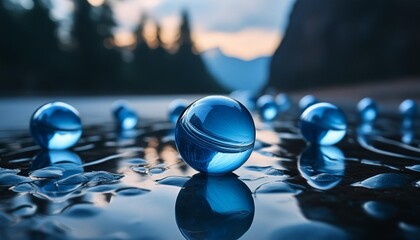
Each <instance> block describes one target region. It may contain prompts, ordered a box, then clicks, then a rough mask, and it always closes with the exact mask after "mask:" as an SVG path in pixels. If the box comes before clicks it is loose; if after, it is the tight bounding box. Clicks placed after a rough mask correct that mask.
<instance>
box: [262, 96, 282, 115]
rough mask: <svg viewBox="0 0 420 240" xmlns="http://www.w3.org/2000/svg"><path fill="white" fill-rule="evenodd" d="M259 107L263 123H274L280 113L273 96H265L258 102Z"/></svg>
mask: <svg viewBox="0 0 420 240" xmlns="http://www.w3.org/2000/svg"><path fill="white" fill-rule="evenodd" d="M257 107H258V112H259V114H260V117H261V119H262V120H263V121H272V120H274V119H275V118H276V117H277V114H278V112H279V110H278V108H277V104H276V102H275V101H274V98H273V96H271V95H263V96H261V97H259V98H258V100H257Z"/></svg>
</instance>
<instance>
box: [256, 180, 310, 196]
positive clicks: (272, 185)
mask: <svg viewBox="0 0 420 240" xmlns="http://www.w3.org/2000/svg"><path fill="white" fill-rule="evenodd" d="M292 186H293V187H292ZM303 189H304V188H303V187H301V186H295V185H291V184H287V183H285V182H269V183H264V184H262V185H260V186H258V187H257V189H255V193H256V194H260V193H290V194H294V195H295V194H299V193H300V192H302V190H303Z"/></svg>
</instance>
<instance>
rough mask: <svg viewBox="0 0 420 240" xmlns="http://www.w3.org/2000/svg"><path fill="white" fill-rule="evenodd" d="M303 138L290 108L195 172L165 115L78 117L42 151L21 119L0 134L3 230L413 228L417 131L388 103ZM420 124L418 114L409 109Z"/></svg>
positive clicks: (412, 234)
mask: <svg viewBox="0 0 420 240" xmlns="http://www.w3.org/2000/svg"><path fill="white" fill-rule="evenodd" d="M345 112H346V114H347V117H348V120H349V122H350V128H349V131H348V134H347V135H346V137H345V138H344V140H343V141H341V142H340V143H339V144H337V145H336V146H332V147H323V148H318V147H308V146H307V145H306V143H305V142H304V141H303V140H302V138H301V136H300V134H299V130H298V124H297V116H298V114H297V113H287V114H283V115H282V116H281V117H280V118H279V119H278V120H277V121H275V122H273V123H270V124H269V123H261V122H259V120H258V117H257V116H256V117H255V120H256V125H257V129H258V130H257V143H256V146H255V150H254V152H253V154H252V155H251V157H250V159H249V160H248V161H247V162H246V163H245V164H244V165H243V166H242V167H241V168H239V169H238V170H236V171H235V172H234V174H232V175H227V176H206V175H201V174H197V172H196V171H194V170H193V169H191V168H189V167H188V166H187V165H185V164H184V163H183V161H182V160H181V159H180V157H179V155H178V153H177V151H176V148H175V143H174V136H173V125H172V124H171V123H169V122H166V121H157V120H147V119H143V120H142V122H141V124H140V126H139V128H138V130H136V131H132V132H118V131H117V130H116V129H115V128H114V125H113V124H112V123H104V124H100V125H87V126H86V127H85V129H84V134H83V137H82V139H81V140H80V141H79V143H78V144H77V145H76V146H75V147H73V148H71V149H70V150H68V151H50V152H46V151H42V150H40V149H39V148H38V147H37V146H36V145H35V144H34V142H33V141H32V139H31V137H30V136H29V131H28V130H25V129H24V130H5V131H2V132H1V138H0V158H1V161H0V167H2V169H0V186H1V187H0V236H1V239H74V238H80V239H183V238H184V237H186V238H191V239H203V238H213V239H235V238H242V239H420V217H419V216H420V131H419V128H418V125H416V126H414V127H410V128H402V127H401V119H400V117H399V116H398V115H397V112H396V111H395V114H382V115H380V116H379V119H378V121H377V122H376V124H375V125H374V126H357V124H356V123H357V118H356V116H354V114H353V113H352V111H350V110H349V111H347V110H346V109H345ZM416 124H418V120H416Z"/></svg>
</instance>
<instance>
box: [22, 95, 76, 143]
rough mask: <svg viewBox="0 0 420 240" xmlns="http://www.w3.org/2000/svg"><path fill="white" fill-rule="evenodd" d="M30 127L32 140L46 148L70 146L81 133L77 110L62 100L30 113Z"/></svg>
mask: <svg viewBox="0 0 420 240" xmlns="http://www.w3.org/2000/svg"><path fill="white" fill-rule="evenodd" d="M30 128H31V134H32V137H33V138H34V140H35V141H36V142H37V143H38V144H39V145H40V146H41V147H43V148H47V149H66V148H69V147H72V146H73V145H74V144H76V142H77V141H79V139H80V136H81V135H82V122H81V120H80V117H79V112H78V111H77V110H76V109H75V108H74V107H72V106H70V105H68V104H67V103H63V102H51V103H47V104H45V105H43V106H41V107H40V108H39V109H38V110H36V111H35V113H34V114H33V115H32V118H31V124H30Z"/></svg>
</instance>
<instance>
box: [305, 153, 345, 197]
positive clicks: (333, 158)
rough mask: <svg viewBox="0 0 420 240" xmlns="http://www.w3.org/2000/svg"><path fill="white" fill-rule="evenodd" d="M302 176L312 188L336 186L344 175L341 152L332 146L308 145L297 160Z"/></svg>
mask: <svg viewBox="0 0 420 240" xmlns="http://www.w3.org/2000/svg"><path fill="white" fill-rule="evenodd" d="M298 169H299V172H300V174H301V175H302V177H304V178H305V179H306V180H307V182H308V184H309V185H311V186H312V187H314V188H317V189H321V190H327V189H331V188H333V187H335V186H337V185H338V184H339V183H340V182H341V180H342V179H343V176H344V170H345V164H344V154H343V152H342V151H341V150H340V149H339V148H336V147H333V146H316V145H311V146H308V147H307V148H306V149H305V151H304V152H303V153H302V155H301V157H300V159H299V161H298Z"/></svg>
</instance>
